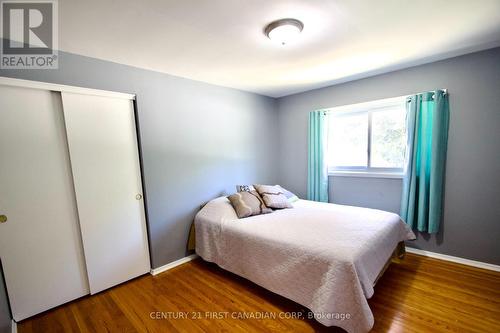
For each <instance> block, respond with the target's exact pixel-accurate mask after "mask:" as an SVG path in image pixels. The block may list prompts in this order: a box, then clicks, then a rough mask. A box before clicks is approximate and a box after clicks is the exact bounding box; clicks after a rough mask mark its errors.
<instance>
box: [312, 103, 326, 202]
mask: <svg viewBox="0 0 500 333" xmlns="http://www.w3.org/2000/svg"><path fill="white" fill-rule="evenodd" d="M326 117H327V116H326V114H325V112H324V111H313V112H310V113H309V147H308V163H307V199H308V200H314V201H321V202H328V166H327V163H326V140H327V138H326Z"/></svg>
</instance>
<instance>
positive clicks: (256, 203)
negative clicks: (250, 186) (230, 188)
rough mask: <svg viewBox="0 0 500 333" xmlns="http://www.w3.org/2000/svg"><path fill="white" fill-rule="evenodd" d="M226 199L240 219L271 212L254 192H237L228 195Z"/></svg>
mask: <svg viewBox="0 0 500 333" xmlns="http://www.w3.org/2000/svg"><path fill="white" fill-rule="evenodd" d="M228 199H229V201H230V202H231V205H232V206H233V208H234V211H235V212H236V215H238V217H239V218H240V219H241V218H244V217H249V216H253V215H260V214H267V213H271V212H272V210H271V209H269V208H267V207H266V204H265V203H264V201H263V200H262V198H261V196H260V195H259V193H257V192H256V191H244V192H238V193H235V194H232V195H230V196H229V197H228Z"/></svg>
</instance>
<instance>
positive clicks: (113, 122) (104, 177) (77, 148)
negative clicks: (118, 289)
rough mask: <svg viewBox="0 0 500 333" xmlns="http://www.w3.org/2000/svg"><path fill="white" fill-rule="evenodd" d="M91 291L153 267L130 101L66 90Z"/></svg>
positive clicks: (71, 155) (76, 189)
mask: <svg viewBox="0 0 500 333" xmlns="http://www.w3.org/2000/svg"><path fill="white" fill-rule="evenodd" d="M62 99H63V106H64V107H63V109H64V118H65V123H66V130H67V136H68V142H69V151H70V159H71V166H72V170H73V179H74V183H75V193H76V200H77V205H78V213H79V217H80V227H81V231H82V238H83V247H84V252H85V259H86V263H87V271H88V277H89V284H90V291H91V293H92V294H94V293H97V292H99V291H101V290H104V289H106V288H109V287H111V286H114V285H116V284H119V283H121V282H124V281H127V280H129V279H131V278H134V277H136V276H139V275H142V274H144V273H147V272H149V270H150V263H149V251H148V242H147V232H146V221H145V214H144V203H143V200H142V182H141V172H140V164H139V155H138V148H137V138H136V128H135V119H134V107H133V102H132V100H129V99H124V98H115V97H105V96H94V95H83V94H77V93H66V92H63V93H62Z"/></svg>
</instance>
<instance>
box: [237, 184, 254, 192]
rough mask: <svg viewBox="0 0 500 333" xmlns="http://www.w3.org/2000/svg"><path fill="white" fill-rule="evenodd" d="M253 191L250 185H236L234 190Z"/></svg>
mask: <svg viewBox="0 0 500 333" xmlns="http://www.w3.org/2000/svg"><path fill="white" fill-rule="evenodd" d="M250 191H255V188H254V187H253V186H252V185H236V192H250Z"/></svg>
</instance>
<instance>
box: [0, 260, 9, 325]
mask: <svg viewBox="0 0 500 333" xmlns="http://www.w3.org/2000/svg"><path fill="white" fill-rule="evenodd" d="M10 325H11V318H10V311H9V303H8V300H7V293H6V291H5V282H4V280H3V272H2V266H1V265H0V333H10V332H11V327H10Z"/></svg>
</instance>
